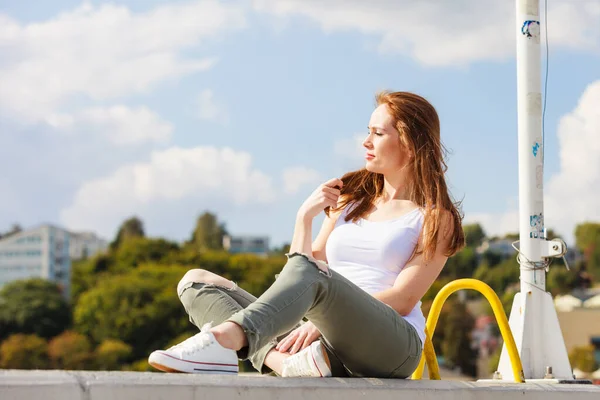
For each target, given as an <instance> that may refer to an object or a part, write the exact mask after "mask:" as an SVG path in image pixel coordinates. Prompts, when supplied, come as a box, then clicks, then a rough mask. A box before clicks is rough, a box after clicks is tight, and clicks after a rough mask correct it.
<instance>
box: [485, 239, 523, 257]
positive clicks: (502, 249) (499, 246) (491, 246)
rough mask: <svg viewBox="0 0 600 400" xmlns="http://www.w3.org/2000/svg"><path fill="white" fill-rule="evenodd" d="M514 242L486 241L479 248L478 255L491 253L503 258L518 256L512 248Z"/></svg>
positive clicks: (504, 240)
mask: <svg viewBox="0 0 600 400" xmlns="http://www.w3.org/2000/svg"><path fill="white" fill-rule="evenodd" d="M513 242H514V240H511V239H496V240H484V241H483V243H482V244H481V245H480V246H479V247H477V253H478V254H483V253H487V252H491V253H496V254H499V255H501V256H502V257H503V258H508V257H511V256H514V255H516V254H517V251H516V250H515V249H514V248H513V247H512V243H513Z"/></svg>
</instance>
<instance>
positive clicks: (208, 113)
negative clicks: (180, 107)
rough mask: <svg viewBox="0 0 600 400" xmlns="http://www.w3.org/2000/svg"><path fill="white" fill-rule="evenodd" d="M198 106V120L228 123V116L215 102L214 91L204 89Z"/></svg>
mask: <svg viewBox="0 0 600 400" xmlns="http://www.w3.org/2000/svg"><path fill="white" fill-rule="evenodd" d="M197 104H198V112H197V116H198V118H200V119H204V120H207V121H216V122H221V123H227V114H226V113H225V111H224V110H223V108H222V107H221V106H219V105H218V104H217V103H216V102H215V95H214V93H213V91H212V90H210V89H204V90H203V91H202V92H200V94H199V95H198V99H197Z"/></svg>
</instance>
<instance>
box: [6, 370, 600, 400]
mask: <svg viewBox="0 0 600 400" xmlns="http://www.w3.org/2000/svg"><path fill="white" fill-rule="evenodd" d="M507 396H514V397H517V398H519V399H532V400H533V399H535V400H554V399H557V400H579V399H586V400H587V399H589V400H592V399H593V400H598V399H600V386H594V385H579V384H569V385H566V384H550V383H526V384H498V383H483V382H458V381H429V380H423V381H410V380H385V379H373V378H368V379H358V378H355V379H341V378H330V379H300V378H299V379H291V378H286V379H283V378H275V377H261V376H237V377H231V376H223V375H187V374H164V373H153V372H143V373H142V372H87V371H85V372H84V371H18V370H4V371H1V370H0V398H1V399H2V400H13V399H14V400H17V399H18V400H28V399H35V400H37V399H44V400H100V399H110V400H113V399H114V400H121V399H123V400H125V399H127V400H154V399H177V400H200V399H211V400H229V399H244V400H265V399H285V400H299V399H327V400H354V399H369V400H379V399H413V398H418V399H423V400H429V399H432V400H455V399H456V400H458V399H460V400H471V399H472V400H476V399H477V400H480V399H493V400H496V399H497V400H505V399H507V398H508V397H507Z"/></svg>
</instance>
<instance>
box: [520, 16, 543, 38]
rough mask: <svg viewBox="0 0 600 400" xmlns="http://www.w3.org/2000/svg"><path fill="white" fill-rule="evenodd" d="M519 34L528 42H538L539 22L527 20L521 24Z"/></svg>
mask: <svg viewBox="0 0 600 400" xmlns="http://www.w3.org/2000/svg"><path fill="white" fill-rule="evenodd" d="M521 33H522V34H523V35H524V36H525V37H527V39H529V40H533V42H534V43H539V42H540V21H536V20H533V19H528V20H527V21H525V22H523V26H522V27H521Z"/></svg>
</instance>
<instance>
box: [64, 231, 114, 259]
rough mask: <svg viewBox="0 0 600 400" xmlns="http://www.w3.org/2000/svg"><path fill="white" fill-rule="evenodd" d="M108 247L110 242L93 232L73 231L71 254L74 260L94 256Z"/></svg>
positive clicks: (70, 246)
mask: <svg viewBox="0 0 600 400" xmlns="http://www.w3.org/2000/svg"><path fill="white" fill-rule="evenodd" d="M106 249H108V242H107V241H106V240H104V239H101V238H99V237H98V236H97V235H96V234H95V233H93V232H71V241H70V245H69V255H70V257H71V259H72V260H81V259H84V258H88V257H92V256H94V255H96V254H98V253H100V252H104V251H106Z"/></svg>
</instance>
